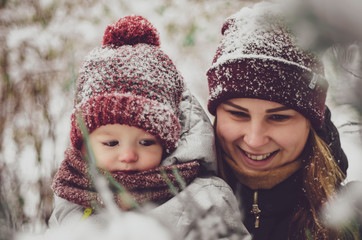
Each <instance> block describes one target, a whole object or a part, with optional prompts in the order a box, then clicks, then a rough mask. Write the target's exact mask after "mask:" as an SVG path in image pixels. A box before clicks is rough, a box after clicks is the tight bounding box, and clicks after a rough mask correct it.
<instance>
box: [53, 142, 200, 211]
mask: <svg viewBox="0 0 362 240" xmlns="http://www.w3.org/2000/svg"><path fill="white" fill-rule="evenodd" d="M87 166H88V165H87V163H86V162H85V161H84V159H83V158H82V154H81V152H80V151H79V150H77V149H75V148H73V147H70V148H68V149H67V151H66V152H65V159H64V161H63V162H62V164H61V166H60V168H59V170H58V171H57V173H56V175H55V176H54V179H53V184H52V188H53V191H54V193H55V194H56V195H57V196H58V197H61V198H64V199H66V200H68V201H70V202H72V203H75V204H78V205H80V206H83V207H86V208H87V207H94V206H98V207H102V206H103V201H102V198H101V196H100V195H99V193H98V192H96V190H95V189H94V187H93V185H92V181H91V178H90V175H89V173H88V167H87ZM174 170H176V171H177V173H178V174H179V176H180V177H181V178H182V179H183V181H184V183H185V184H186V185H188V184H189V183H190V182H192V181H193V180H194V179H195V178H196V177H197V175H198V174H199V171H200V164H199V163H198V161H191V162H187V163H182V164H175V165H172V166H168V167H158V168H153V169H149V170H145V171H142V172H135V173H127V172H122V171H118V172H112V173H111V176H112V177H113V179H114V180H115V181H116V182H117V183H118V184H120V185H121V186H122V187H124V188H125V189H126V190H127V193H128V194H129V197H130V198H132V199H133V200H134V201H135V202H136V203H137V204H143V203H146V202H154V203H158V204H160V203H163V202H165V201H167V200H169V199H171V198H172V197H173V196H174V195H173V192H172V191H171V190H170V187H169V185H168V183H167V181H166V178H165V177H164V175H163V174H162V172H161V171H163V172H164V173H165V174H166V176H167V178H168V179H169V180H170V182H171V183H172V184H173V186H174V187H175V189H176V190H177V191H181V189H182V184H181V183H180V182H179V180H178V179H177V176H176V174H175V173H174ZM99 171H100V172H102V173H104V174H105V171H104V170H101V169H99ZM112 188H113V189H114V188H115V187H111V189H112ZM114 199H115V202H116V203H117V204H118V206H119V207H120V208H121V209H123V210H129V209H131V208H132V207H134V206H132V205H130V204H129V202H128V199H127V198H125V195H122V194H114Z"/></svg>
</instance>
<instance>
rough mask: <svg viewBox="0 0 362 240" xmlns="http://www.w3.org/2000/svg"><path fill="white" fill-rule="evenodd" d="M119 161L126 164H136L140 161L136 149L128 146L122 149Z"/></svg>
mask: <svg viewBox="0 0 362 240" xmlns="http://www.w3.org/2000/svg"><path fill="white" fill-rule="evenodd" d="M119 160H120V161H121V162H125V163H131V162H136V161H137V160H138V154H137V151H136V149H135V148H134V147H132V146H127V147H123V148H122V149H121V153H120V155H119Z"/></svg>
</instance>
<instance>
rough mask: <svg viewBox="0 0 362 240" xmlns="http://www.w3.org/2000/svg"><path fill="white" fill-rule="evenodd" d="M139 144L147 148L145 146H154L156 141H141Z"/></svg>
mask: <svg viewBox="0 0 362 240" xmlns="http://www.w3.org/2000/svg"><path fill="white" fill-rule="evenodd" d="M140 144H141V145H143V146H146V147H147V146H151V145H153V144H156V141H155V140H141V141H140Z"/></svg>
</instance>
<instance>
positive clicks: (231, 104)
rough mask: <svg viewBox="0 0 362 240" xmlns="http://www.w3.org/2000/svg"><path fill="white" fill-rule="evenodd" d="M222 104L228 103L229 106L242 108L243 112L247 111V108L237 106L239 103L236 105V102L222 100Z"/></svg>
mask: <svg viewBox="0 0 362 240" xmlns="http://www.w3.org/2000/svg"><path fill="white" fill-rule="evenodd" d="M224 104H226V105H229V106H232V107H234V108H237V109H240V110H243V111H245V112H249V110H248V109H246V108H243V107H241V106H239V105H236V104H234V103H231V102H228V101H226V102H224Z"/></svg>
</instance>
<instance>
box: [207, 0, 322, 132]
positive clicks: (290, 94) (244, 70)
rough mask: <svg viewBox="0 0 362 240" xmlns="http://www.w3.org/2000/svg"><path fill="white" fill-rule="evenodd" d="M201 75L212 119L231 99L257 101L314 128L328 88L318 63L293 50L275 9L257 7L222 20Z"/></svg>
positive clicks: (293, 42)
mask: <svg viewBox="0 0 362 240" xmlns="http://www.w3.org/2000/svg"><path fill="white" fill-rule="evenodd" d="M222 34H223V37H222V40H221V43H220V44H219V46H218V49H217V52H216V55H215V57H214V59H213V63H212V66H211V67H210V69H209V70H208V71H207V77H208V84H209V99H208V110H209V112H210V113H211V114H212V115H215V114H216V109H217V107H218V106H219V104H221V103H222V102H225V101H227V100H228V99H232V98H258V99H263V100H268V101H273V102H277V103H280V104H282V105H285V106H287V107H290V108H292V109H294V110H296V111H297V112H299V113H301V114H302V115H303V116H304V117H306V118H307V119H309V120H310V122H311V124H312V126H313V127H314V128H315V129H318V128H320V127H321V125H322V124H323V121H324V112H325V99H326V93H327V89H328V83H327V81H326V80H325V78H324V69H323V65H322V63H321V62H320V61H319V60H318V59H317V58H316V57H315V56H314V55H312V54H311V53H308V52H306V51H303V50H302V49H301V48H299V47H298V45H297V42H296V39H295V37H294V35H293V34H291V33H290V31H289V30H288V28H287V26H286V24H285V23H284V19H283V18H282V14H281V13H280V12H279V8H278V5H277V4H274V3H267V2H262V3H258V4H255V5H254V6H253V8H242V9H241V10H240V11H239V12H238V13H236V14H234V15H232V16H231V17H230V18H228V19H226V21H225V23H224V25H223V28H222Z"/></svg>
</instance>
